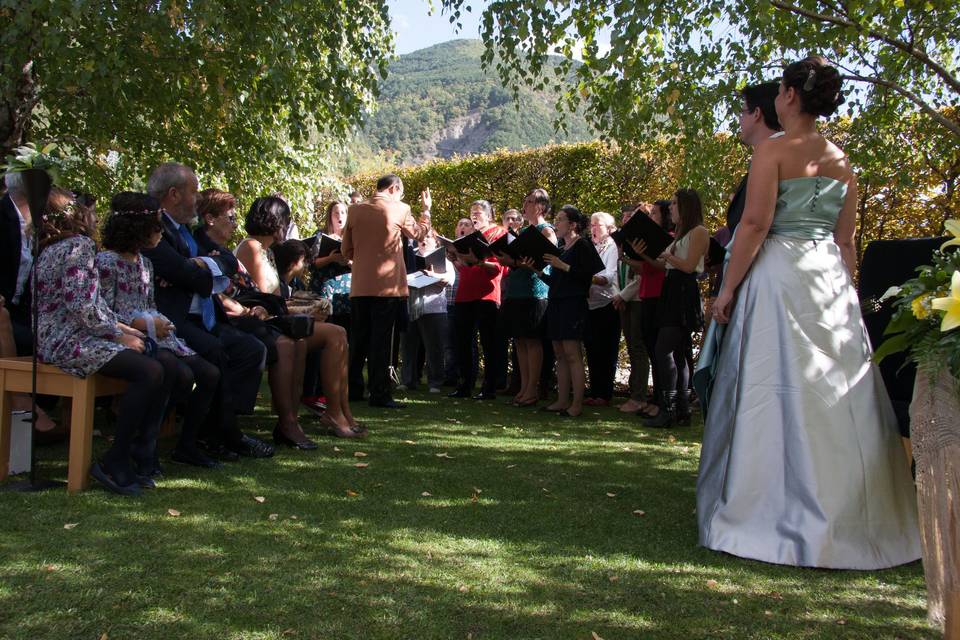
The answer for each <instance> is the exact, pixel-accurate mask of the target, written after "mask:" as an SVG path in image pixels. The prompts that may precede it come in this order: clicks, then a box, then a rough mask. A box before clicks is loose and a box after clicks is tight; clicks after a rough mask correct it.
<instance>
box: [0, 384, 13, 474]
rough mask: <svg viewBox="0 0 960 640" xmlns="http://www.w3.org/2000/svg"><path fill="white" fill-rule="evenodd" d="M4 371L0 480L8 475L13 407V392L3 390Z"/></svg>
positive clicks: (0, 390) (0, 402)
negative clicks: (11, 412) (11, 411)
mask: <svg viewBox="0 0 960 640" xmlns="http://www.w3.org/2000/svg"><path fill="white" fill-rule="evenodd" d="M6 375H7V374H6V372H5V371H3V370H0V480H6V479H7V476H8V475H10V427H11V420H10V410H11V409H12V408H13V394H12V393H10V392H9V391H4V390H3V388H4V387H5V386H6V382H7V381H6Z"/></svg>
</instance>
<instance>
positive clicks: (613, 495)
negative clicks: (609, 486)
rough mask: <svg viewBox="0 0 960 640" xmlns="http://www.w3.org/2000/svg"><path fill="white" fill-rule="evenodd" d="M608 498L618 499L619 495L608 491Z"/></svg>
mask: <svg viewBox="0 0 960 640" xmlns="http://www.w3.org/2000/svg"><path fill="white" fill-rule="evenodd" d="M607 497H608V498H616V497H617V494H615V493H610V492H609V491H608V492H607Z"/></svg>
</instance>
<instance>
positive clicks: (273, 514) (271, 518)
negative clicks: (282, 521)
mask: <svg viewBox="0 0 960 640" xmlns="http://www.w3.org/2000/svg"><path fill="white" fill-rule="evenodd" d="M279 517H280V514H279V513H271V514H270V515H268V516H267V518H268V519H269V520H276V519H277V518H279Z"/></svg>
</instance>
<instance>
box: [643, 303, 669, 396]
mask: <svg viewBox="0 0 960 640" xmlns="http://www.w3.org/2000/svg"><path fill="white" fill-rule="evenodd" d="M659 301H660V298H644V299H643V300H642V301H641V303H640V325H641V331H642V332H643V346H644V347H645V348H646V349H647V353H648V354H649V356H650V358H651V362H650V364H651V367H650V373H651V374H652V375H653V398H654V401H657V400H658V399H659V398H660V394H661V393H662V392H663V386H662V384H663V383H662V380H661V371H660V366H659V364H658V360H657V334H658V333H659V332H660V325H659V323H658V322H657V305H658V303H659ZM644 384H646V380H644Z"/></svg>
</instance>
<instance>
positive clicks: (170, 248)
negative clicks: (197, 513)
mask: <svg viewBox="0 0 960 640" xmlns="http://www.w3.org/2000/svg"><path fill="white" fill-rule="evenodd" d="M197 189H198V182H197V176H196V175H194V173H193V171H192V170H191V169H190V168H189V167H186V166H184V165H182V164H177V163H172V162H171V163H166V164H162V165H160V166H159V167H157V168H156V169H155V170H154V171H153V173H152V174H151V175H150V179H149V180H148V182H147V191H148V192H149V193H150V195H151V196H153V197H154V198H156V199H157V200H158V201H159V202H160V206H161V207H162V208H163V209H164V210H165V213H164V216H163V218H162V223H163V238H162V239H161V240H160V243H159V244H158V245H157V246H156V247H154V248H153V249H144V250H143V254H144V255H145V256H147V257H148V258H150V261H151V262H152V263H153V268H154V278H155V282H154V286H155V292H156V302H157V309H158V310H159V311H160V312H161V313H163V315H164V316H166V317H167V318H169V319H170V321H171V322H173V323H174V324H175V325H176V327H177V334H178V335H179V337H181V338H183V340H184V341H185V342H186V343H187V344H188V345H189V346H190V348H191V349H193V350H194V351H196V352H197V354H198V355H199V356H200V357H202V358H203V359H204V360H206V361H207V362H210V363H211V364H213V365H215V366H216V367H217V369H219V370H220V382H219V384H218V385H217V393H216V394H215V397H214V404H213V406H212V407H211V409H210V412H209V414H208V420H207V424H206V425H205V431H206V432H205V433H204V434H202V435H203V440H202V441H201V446H203V447H206V450H207V453H208V454H212V455H214V456H216V457H221V458H223V459H225V460H236V459H237V457H238V456H247V457H253V458H266V457H269V456H272V455H273V447H272V446H270V445H269V444H267V443H265V442H263V441H261V440H258V439H257V438H254V437H252V436H248V435H246V434H244V433H243V432H242V431H240V428H239V426H238V424H237V414H238V413H252V412H253V409H254V406H255V405H256V399H257V391H258V390H259V388H260V378H261V375H262V371H263V369H262V367H263V362H264V359H265V357H266V347H264V345H263V343H262V342H260V341H259V340H257V339H256V338H254V337H253V336H251V335H248V334H246V333H243V332H242V331H239V330H237V329H236V328H234V327H233V326H232V325H231V324H230V322H229V321H228V318H227V315H226V314H225V312H224V310H223V306H222V304H221V302H220V301H219V299H217V298H216V297H215V296H214V295H213V294H214V293H219V292H220V290H222V288H223V287H224V286H226V284H227V283H223V282H222V279H223V278H229V277H231V276H232V275H233V274H235V273H236V271H237V261H236V258H234V256H233V254H231V253H230V252H229V251H227V250H226V249H225V248H224V247H222V246H220V245H217V244H215V243H213V242H211V243H210V244H209V245H207V246H201V245H200V244H199V243H198V242H197V240H196V238H195V237H194V236H193V234H192V233H191V232H190V229H189V227H188V225H189V224H190V223H191V222H192V221H193V219H194V218H195V217H196V201H197ZM215 286H216V290H215V288H214V287H215Z"/></svg>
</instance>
